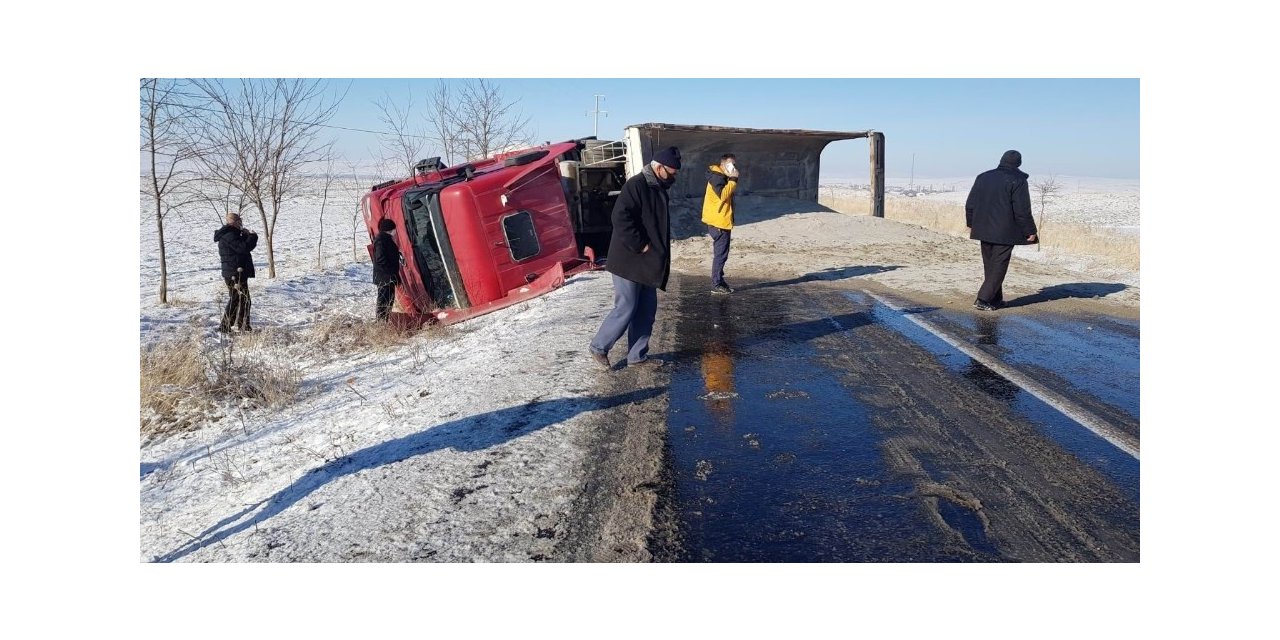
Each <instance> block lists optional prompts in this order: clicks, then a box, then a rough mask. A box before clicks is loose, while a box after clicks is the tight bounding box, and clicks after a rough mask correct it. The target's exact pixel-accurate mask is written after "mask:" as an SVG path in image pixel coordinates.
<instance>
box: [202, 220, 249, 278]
mask: <svg viewBox="0 0 1280 640" xmlns="http://www.w3.org/2000/svg"><path fill="white" fill-rule="evenodd" d="M213 241H214V242H216V243H218V257H219V258H221V259H222V277H223V278H224V279H230V278H234V277H236V269H244V277H246V278H252V277H253V276H254V273H253V255H252V254H251V253H250V252H252V251H253V248H254V247H256V246H258V234H256V233H250V232H248V231H245V230H244V229H241V228H239V227H236V226H234V225H229V224H224V225H222V228H221V229H218V230H217V231H214V232H213Z"/></svg>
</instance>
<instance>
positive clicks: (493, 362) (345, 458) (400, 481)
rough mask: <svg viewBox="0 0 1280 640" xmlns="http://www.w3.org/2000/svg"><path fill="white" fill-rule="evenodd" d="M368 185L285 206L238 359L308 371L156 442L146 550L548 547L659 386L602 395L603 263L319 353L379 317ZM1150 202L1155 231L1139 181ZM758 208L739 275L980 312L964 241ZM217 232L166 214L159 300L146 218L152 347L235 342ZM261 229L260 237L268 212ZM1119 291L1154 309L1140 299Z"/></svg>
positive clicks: (146, 315) (186, 557)
mask: <svg viewBox="0 0 1280 640" xmlns="http://www.w3.org/2000/svg"><path fill="white" fill-rule="evenodd" d="M363 188H367V186H366V185H347V186H346V188H345V189H344V190H343V191H341V193H340V194H339V197H338V198H337V199H336V200H333V199H331V200H330V202H329V205H328V207H329V208H328V209H327V210H326V212H325V216H324V220H323V224H322V223H321V220H320V216H319V206H320V202H319V199H318V198H315V197H310V198H307V199H305V200H302V201H299V202H296V203H293V204H292V205H291V206H289V207H288V208H286V209H285V210H284V211H283V212H282V215H281V219H280V221H279V223H278V226H277V237H276V258H277V271H278V277H277V278H275V279H271V278H268V277H266V276H267V266H266V247H265V237H263V238H262V239H261V241H260V243H259V247H258V249H257V250H256V251H255V252H254V255H255V261H256V265H257V271H258V277H257V278H256V279H254V280H252V281H251V283H250V290H251V292H252V298H253V308H252V323H253V325H254V327H255V329H257V330H258V333H257V335H255V336H250V337H246V336H235V337H233V338H231V339H232V340H234V341H235V342H234V343H233V344H235V345H238V346H236V349H239V350H240V351H239V353H242V354H244V353H246V352H247V353H249V354H251V355H252V356H253V357H260V358H263V359H266V360H269V361H271V362H273V363H276V366H284V367H287V368H289V369H291V370H292V371H293V372H295V373H296V374H297V375H298V377H299V378H300V391H299V394H298V398H297V400H296V402H293V403H291V404H288V405H287V406H284V407H282V408H279V409H264V408H261V407H257V406H254V405H251V404H245V403H242V404H239V405H236V404H230V405H226V404H224V405H221V406H219V407H217V408H216V410H213V411H210V412H209V413H208V414H207V415H205V416H203V418H201V419H198V420H196V422H195V424H193V425H191V427H190V428H189V429H187V430H185V431H182V432H180V433H177V434H174V435H170V436H167V437H159V438H153V437H149V436H146V435H144V436H142V437H140V447H139V456H140V460H139V463H140V475H139V477H140V480H139V490H140V518H141V521H140V548H139V557H140V559H141V560H143V561H151V560H173V561H263V560H269V561H275V560H292V561H356V560H375V561H410V560H432V561H474V560H502V561H517V560H530V559H539V558H547V557H551V556H550V554H552V551H553V547H554V543H555V539H554V536H555V535H556V533H557V532H563V530H564V527H565V522H566V519H567V518H569V517H570V511H571V510H570V506H571V503H572V501H573V500H574V497H575V496H576V495H579V493H580V492H581V489H582V486H583V483H584V481H585V478H584V474H586V473H587V471H586V466H585V465H586V462H585V460H586V456H587V452H586V451H585V450H584V447H585V445H584V442H585V441H586V439H587V438H588V436H590V434H591V433H593V429H598V427H595V426H593V424H592V421H593V419H594V418H593V416H599V415H603V414H601V413H599V412H601V411H604V410H607V409H610V408H613V407H617V406H623V405H629V404H630V403H637V402H644V401H648V400H652V399H653V398H655V397H657V396H659V395H660V393H661V390H659V389H650V388H645V387H644V386H643V385H639V384H637V381H638V380H640V379H639V378H635V379H630V380H629V381H628V380H624V381H625V382H627V384H626V385H624V387H626V388H625V390H624V391H621V392H619V391H616V390H615V391H603V390H602V389H604V388H605V387H603V386H602V383H601V380H602V377H601V372H600V371H599V370H598V369H595V368H593V367H591V366H589V364H588V362H587V355H586V352H585V345H586V344H587V342H588V341H589V339H590V337H591V335H592V334H593V332H594V331H595V329H596V328H597V327H598V325H599V322H600V320H601V318H602V317H603V314H605V313H607V311H608V310H609V309H610V308H611V303H612V290H611V286H610V278H609V275H608V274H607V273H604V272H595V273H588V274H584V275H581V276H577V277H574V278H572V279H570V280H569V281H568V282H567V283H566V285H565V286H564V287H563V288H561V289H558V290H556V291H554V292H552V293H550V294H548V295H545V296H542V297H539V298H536V299H534V300H531V301H529V302H526V303H522V304H520V305H516V306H514V307H511V308H508V309H505V310H501V311H498V312H495V313H492V314H489V315H486V316H482V317H479V318H477V319H474V320H471V321H468V322H466V323H463V324H460V325H457V326H455V327H451V328H448V329H447V330H445V331H443V332H422V333H418V334H415V335H413V336H412V337H409V338H407V339H404V340H402V341H400V342H398V343H395V344H391V345H389V346H386V347H384V348H380V349H356V350H352V351H348V352H343V351H334V350H330V349H327V348H324V347H323V346H322V345H319V344H318V343H317V342H315V341H314V339H313V335H312V334H313V333H314V330H315V328H316V327H317V325H319V324H321V323H324V322H331V321H332V320H333V319H334V318H351V319H355V320H369V319H371V318H372V317H373V315H374V293H375V292H374V287H373V285H372V283H371V271H370V265H369V262H368V255H367V252H366V250H365V244H366V243H367V242H368V236H367V234H366V232H365V231H364V229H363V223H360V224H358V225H355V229H354V231H353V217H352V216H353V213H354V212H355V210H356V204H357V203H356V197H357V195H358V194H359V193H360V191H361V190H362V189H363ZM837 188H838V187H837ZM850 190H851V191H852V189H850ZM956 193H959V192H956ZM1120 195H1121V196H1124V193H1123V192H1122V193H1121V194H1120ZM1131 195H1132V203H1133V207H1134V212H1133V220H1132V221H1131V222H1130V223H1131V224H1132V225H1134V226H1136V223H1137V219H1136V203H1137V200H1136V199H1137V192H1136V187H1135V188H1134V189H1133V191H1132V194H1131ZM927 197H936V198H940V199H946V198H955V197H959V198H961V199H962V198H963V196H962V195H953V194H951V193H948V194H945V195H944V194H933V195H930V196H927ZM1108 197H1111V196H1108ZM1122 201H1123V202H1127V200H1124V199H1123V198H1122ZM697 205H698V203H693V202H682V203H675V207H674V209H673V213H674V214H675V216H677V218H676V219H673V227H674V228H675V229H676V237H677V238H683V239H681V240H679V241H678V242H676V243H674V247H673V257H674V262H673V267H674V268H685V269H687V270H693V271H705V269H707V268H708V267H709V256H710V251H709V246H706V244H707V240H706V238H705V235H704V233H703V230H702V228H701V225H700V223H699V216H698V213H697V211H698V206H697ZM1125 206H1128V205H1117V209H1118V210H1120V209H1124V207H1125ZM1084 208H1086V209H1087V208H1088V207H1084ZM740 215H741V220H740V224H741V226H740V227H739V228H737V229H736V230H735V236H734V254H733V258H732V260H731V262H730V265H729V273H730V274H733V273H738V272H741V271H744V270H745V271H751V272H754V273H756V274H757V275H760V276H767V277H777V276H780V275H804V274H810V273H815V272H823V273H843V271H831V270H841V269H844V270H845V271H848V272H851V273H856V274H863V275H861V276H860V277H862V278H863V279H864V280H865V282H867V283H868V284H870V283H876V284H877V285H880V286H886V287H892V288H895V289H898V290H901V291H917V292H923V293H926V294H935V295H946V296H950V297H951V298H954V299H955V300H959V301H960V302H961V303H964V304H968V302H969V300H966V299H965V297H966V296H968V297H970V298H971V293H970V290H971V289H972V288H974V287H976V283H977V281H978V279H979V275H980V267H979V266H977V265H978V263H977V257H976V256H977V253H976V250H975V249H974V247H973V246H972V242H970V241H968V240H964V239H961V238H955V237H951V236H947V235H944V234H938V233H935V232H931V231H928V230H925V229H921V228H919V227H914V226H910V225H903V224H899V223H895V222H893V221H889V220H883V219H877V218H871V217H869V216H851V215H844V214H839V213H835V212H831V211H829V210H827V209H825V208H824V207H820V206H817V205H816V204H815V203H812V202H801V201H794V200H786V199H767V198H759V197H755V196H744V197H743V199H742V202H741V213H740ZM1118 217H1119V216H1117V218H1118ZM1113 222H1114V223H1115V224H1121V223H1124V222H1123V221H1122V220H1113ZM1130 223H1124V224H1130ZM220 224H221V221H220V220H219V219H217V218H216V217H215V215H214V214H213V213H212V212H207V211H206V212H191V213H187V214H186V215H184V216H180V217H179V216H175V217H174V218H172V219H171V220H170V221H169V224H168V225H167V227H166V237H167V247H168V269H169V278H170V280H169V295H170V300H171V304H169V305H161V304H159V302H158V300H157V296H156V291H157V286H158V278H159V266H158V260H157V253H158V251H157V241H156V233H155V222H154V219H153V218H151V217H150V216H148V215H147V210H146V209H145V208H144V209H143V211H142V213H141V217H140V225H139V226H140V228H139V233H140V236H139V238H140V247H141V255H140V272H139V295H140V312H139V333H140V341H141V344H142V346H143V348H144V349H150V348H154V347H156V346H158V345H162V344H165V343H166V342H167V341H169V340H171V339H173V338H177V337H180V336H182V335H184V334H186V333H188V332H191V331H195V332H196V333H197V334H198V335H199V336H200V337H201V338H200V339H201V340H203V344H204V345H205V347H206V348H209V349H213V350H215V352H216V350H217V349H218V345H219V344H225V343H220V342H219V341H220V340H223V338H220V337H219V335H218V334H217V333H216V331H215V329H216V326H217V324H218V320H219V315H220V313H221V308H222V306H223V304H224V303H225V297H224V296H225V287H224V285H223V283H222V281H221V277H220V274H219V262H218V255H217V247H216V245H215V244H214V242H213V232H214V230H215V229H217V228H218V226H219V225H220ZM245 224H246V226H247V227H248V228H251V229H257V230H258V231H259V233H260V234H261V222H260V221H259V220H257V219H256V218H255V217H254V216H253V215H246V217H245ZM322 229H323V236H324V243H323V245H322V246H320V247H319V257H317V242H318V239H319V237H320V234H321V230H322ZM353 239H354V247H353ZM1081 279H1082V276H1080V275H1078V274H1069V273H1064V272H1063V271H1062V270H1061V269H1059V268H1056V267H1054V268H1051V267H1050V266H1041V265H1025V264H1023V265H1018V264H1015V268H1014V269H1011V271H1010V276H1009V280H1008V281H1007V285H1006V288H1007V290H1009V291H1010V292H1012V293H1018V294H1022V293H1034V292H1035V291H1037V290H1040V289H1041V288H1044V287H1049V286H1055V285H1060V284H1062V283H1063V282H1074V281H1081ZM1090 279H1092V278H1091V277H1090ZM1086 281H1087V280H1086ZM1109 298H1110V299H1112V301H1115V302H1116V303H1117V304H1128V305H1136V304H1137V301H1138V295H1137V292H1136V289H1130V290H1126V291H1123V292H1121V293H1119V294H1115V295H1112V296H1109ZM660 299H661V298H660ZM661 304H663V303H661V302H660V305H661ZM661 313H662V311H661V310H660V314H661ZM611 375H612V376H614V378H615V379H622V378H619V376H626V375H635V374H631V373H628V372H626V371H625V370H623V371H621V372H614V373H613V374H611ZM548 532H550V533H548Z"/></svg>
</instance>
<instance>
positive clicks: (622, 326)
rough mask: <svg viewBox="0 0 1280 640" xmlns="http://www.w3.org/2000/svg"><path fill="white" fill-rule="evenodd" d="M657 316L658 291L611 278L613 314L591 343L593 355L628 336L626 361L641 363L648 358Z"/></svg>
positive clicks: (616, 277)
mask: <svg viewBox="0 0 1280 640" xmlns="http://www.w3.org/2000/svg"><path fill="white" fill-rule="evenodd" d="M657 315H658V290H657V289H655V288H653V287H646V286H645V285H642V284H640V283H638V282H632V281H630V280H627V279H626V278H623V277H621V276H617V275H615V276H613V311H610V312H609V315H608V316H605V319H604V323H603V324H601V325H600V330H599V331H597V332H596V337H595V338H593V339H592V340H591V351H592V352H593V353H599V354H608V353H609V350H610V349H612V348H613V344H614V343H615V342H617V341H618V340H619V339H620V338H622V334H623V333H625V334H627V362H632V363H635V362H640V361H641V360H644V359H645V358H646V357H648V353H649V336H650V334H652V333H653V320H654V318H656V317H657Z"/></svg>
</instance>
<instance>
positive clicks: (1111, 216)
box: [819, 175, 1141, 233]
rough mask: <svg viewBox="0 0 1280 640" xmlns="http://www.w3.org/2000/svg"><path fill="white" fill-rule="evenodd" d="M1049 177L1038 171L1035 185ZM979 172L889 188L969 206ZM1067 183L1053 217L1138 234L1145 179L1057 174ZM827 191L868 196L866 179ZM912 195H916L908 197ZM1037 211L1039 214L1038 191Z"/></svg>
mask: <svg viewBox="0 0 1280 640" xmlns="http://www.w3.org/2000/svg"><path fill="white" fill-rule="evenodd" d="M1047 177H1048V176H1042V175H1032V176H1031V177H1030V178H1029V179H1028V181H1029V182H1030V183H1032V184H1034V183H1035V182H1037V181H1039V180H1043V179H1045V178H1047ZM973 179H974V176H969V177H960V178H954V177H953V178H919V179H914V180H911V179H901V178H897V179H886V180H885V191H886V192H887V193H888V195H889V196H891V197H897V196H901V197H912V198H916V199H918V200H922V201H932V202H945V203H950V204H957V205H960V206H963V205H964V201H965V198H967V197H968V196H969V188H970V187H972V186H973ZM1055 180H1056V182H1057V183H1058V184H1059V185H1061V188H1060V189H1059V191H1058V192H1057V197H1056V198H1055V199H1054V200H1053V201H1052V202H1051V203H1050V204H1049V205H1048V207H1047V209H1046V210H1047V212H1048V215H1049V216H1050V218H1051V220H1053V221H1061V222H1068V223H1071V224H1078V225H1085V226H1090V227H1095V228H1111V229H1122V230H1125V231H1126V232H1129V233H1137V230H1138V226H1139V218H1140V215H1139V209H1140V207H1139V205H1140V201H1141V199H1140V197H1139V182H1138V180H1128V179H1119V178H1088V177H1078V176H1055ZM819 191H820V193H822V194H823V195H834V196H844V197H851V198H853V197H868V196H870V192H869V191H868V189H867V185H866V183H865V181H863V182H858V181H854V180H848V179H838V178H824V179H823V180H822V186H821V187H820V189H819ZM907 193H911V194H913V195H911V196H907V195H906V194H907ZM1031 195H1032V209H1033V211H1035V212H1036V213H1037V215H1038V214H1039V211H1040V205H1039V202H1038V201H1036V193H1035V191H1034V189H1033V190H1032V192H1031Z"/></svg>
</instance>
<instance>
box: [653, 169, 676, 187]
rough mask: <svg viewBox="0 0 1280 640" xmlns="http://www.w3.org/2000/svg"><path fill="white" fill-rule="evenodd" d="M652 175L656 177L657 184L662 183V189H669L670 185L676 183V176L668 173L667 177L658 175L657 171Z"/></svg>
mask: <svg viewBox="0 0 1280 640" xmlns="http://www.w3.org/2000/svg"><path fill="white" fill-rule="evenodd" d="M664 173H665V172H664ZM653 177H655V178H657V179H658V184H660V185H662V188H663V189H670V188H671V185H673V184H675V183H676V177H675V176H673V175H671V174H670V173H667V177H665V178H663V177H662V176H659V175H658V174H657V172H654V174H653Z"/></svg>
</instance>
